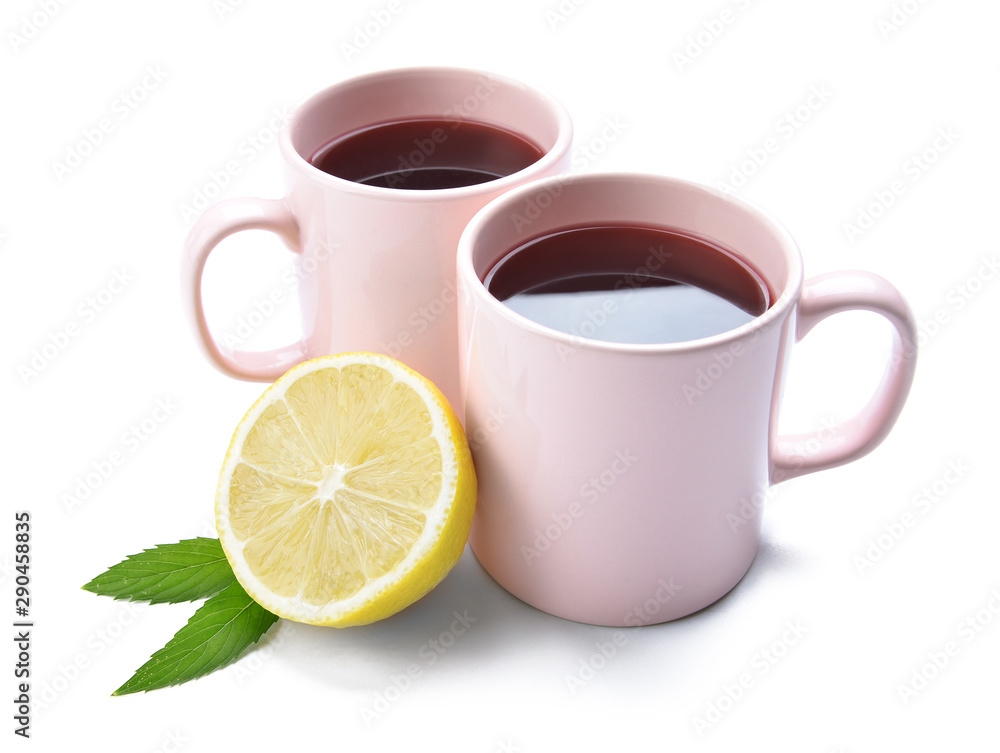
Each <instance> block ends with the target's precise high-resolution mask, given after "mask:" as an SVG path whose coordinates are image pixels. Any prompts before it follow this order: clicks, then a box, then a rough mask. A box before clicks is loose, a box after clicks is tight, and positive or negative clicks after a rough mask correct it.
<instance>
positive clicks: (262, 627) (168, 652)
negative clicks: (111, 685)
mask: <svg viewBox="0 0 1000 753" xmlns="http://www.w3.org/2000/svg"><path fill="white" fill-rule="evenodd" d="M277 620H278V616H277V615H274V614H271V613H270V612H268V611H267V610H266V609H264V608H263V607H262V606H260V605H259V604H257V602H255V601H254V600H253V599H251V598H250V597H249V596H248V595H247V592H246V591H244V590H243V587H242V586H241V585H240V584H239V583H236V582H235V581H234V582H233V583H232V584H230V585H229V586H228V587H226V588H225V589H224V590H223V591H221V592H219V593H218V594H216V595H215V596H213V597H212V598H211V599H209V600H208V601H206V602H205V603H204V604H203V605H202V606H201V608H200V609H198V611H197V612H195V613H194V616H193V617H192V618H191V619H190V620H188V623H187V625H185V626H184V627H182V628H181V629H180V630H178V631H177V634H176V635H175V636H174V637H173V638H171V639H170V640H169V641H168V642H167V645H166V646H164V647H163V648H161V649H160V650H159V651H157V652H156V653H155V654H153V655H152V657H150V659H149V661H148V662H146V663H145V664H143V665H142V666H141V667H139V669H138V670H136V673H135V674H134V675H132V678H131V679H130V680H129V681H128V682H126V683H125V684H124V685H122V686H121V687H120V688H118V690H116V691H115V692H114V693H112V695H127V694H128V693H137V692H139V691H149V690H156V689H158V688H165V687H167V686H169V685H180V684H181V683H183V682H187V681H188V680H194V679H195V678H197V677H202V676H204V675H207V674H208V673H209V672H213V671H215V670H216V669H219V668H220V667H224V666H226V665H227V664H231V663H232V662H234V661H236V660H237V659H238V658H239V657H240V655H241V654H242V653H243V652H244V651H245V650H246V649H247V648H249V647H250V646H251V645H253V644H254V643H256V642H257V641H258V640H259V639H260V637H261V636H262V635H264V633H266V632H267V631H268V629H269V628H270V627H271V625H273V624H274V623H275V622H277Z"/></svg>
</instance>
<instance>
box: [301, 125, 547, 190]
mask: <svg viewBox="0 0 1000 753" xmlns="http://www.w3.org/2000/svg"><path fill="white" fill-rule="evenodd" d="M543 156H545V152H544V150H542V148H541V147H539V146H538V145H536V144H533V143H532V142H531V141H529V140H528V139H527V138H525V137H524V136H521V135H520V134H517V133H514V132H513V131H509V130H507V129H505V128H500V127H498V126H494V125H487V124H486V123H480V122H477V121H472V120H460V121H459V120H442V119H440V118H414V119H411V120H398V121H392V122H388V123H380V124H376V125H371V126H367V127H365V128H361V129H358V130H355V131H351V132H350V133H346V134H344V135H342V136H338V137H337V138H335V139H333V140H332V141H330V142H328V143H327V144H325V145H324V146H322V147H320V148H319V149H318V150H317V151H316V153H315V154H314V155H313V156H312V158H311V159H310V160H309V161H310V162H311V163H312V164H313V165H314V166H315V167H318V168H319V169H320V170H322V171H323V172H326V173H329V174H330V175H334V176H336V177H338V178H344V179H345V180H350V181H353V182H355V183H362V184H364V185H366V186H381V187H382V188H399V189H409V190H428V189H437V188H460V187H462V186H474V185H478V184H479V183H486V182H487V181H491V180H496V179H497V178H503V177H505V176H507V175H512V174H514V173H516V172H519V171H521V170H523V169H524V168H526V167H528V166H529V165H531V164H533V163H535V162H537V161H538V160H540V159H541V158H542V157H543Z"/></svg>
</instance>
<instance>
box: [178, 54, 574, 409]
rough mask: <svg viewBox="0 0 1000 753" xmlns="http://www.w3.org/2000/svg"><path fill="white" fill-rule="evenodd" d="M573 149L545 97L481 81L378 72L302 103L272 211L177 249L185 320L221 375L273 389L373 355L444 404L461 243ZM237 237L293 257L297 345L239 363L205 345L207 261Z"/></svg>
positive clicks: (235, 215)
mask: <svg viewBox="0 0 1000 753" xmlns="http://www.w3.org/2000/svg"><path fill="white" fill-rule="evenodd" d="M571 136H572V127H571V124H570V119H569V115H568V114H567V113H566V110H565V109H564V108H563V107H562V106H561V105H560V104H559V103H558V102H556V101H555V100H554V99H552V98H551V97H550V96H548V95H547V94H545V93H543V92H541V91H539V90H537V89H535V88H533V87H530V86H528V85H526V84H522V83H520V82H518V81H515V80H513V79H509V78H505V77H503V76H497V75H493V74H488V73H483V72H480V71H469V70H462V69H455V68H408V69H400V70H390V71H383V72H379V73H373V74H370V75H366V76H361V77H358V78H353V79H350V80H347V81H343V82H341V83H338V84H335V85H334V86H331V87H330V88H328V89H326V90H324V91H321V92H319V93H318V94H315V95H314V96H312V97H310V98H309V99H307V100H306V101H305V102H304V103H303V104H301V105H300V106H299V107H298V108H297V109H296V110H295V112H294V114H293V115H292V117H291V119H290V120H289V122H288V123H287V124H286V126H285V127H284V128H283V130H282V131H281V133H280V135H279V143H280V148H281V156H282V159H283V162H284V165H285V171H286V174H287V183H288V189H287V194H286V196H285V198H283V199H278V200H268V199H255V198H241V199H228V200H225V201H221V202H219V203H218V204H216V205H214V206H213V207H211V208H210V209H209V210H208V211H206V212H205V213H204V214H203V215H202V216H201V217H200V218H199V219H198V221H197V222H196V224H195V226H194V227H193V228H192V230H191V232H190V234H189V235H188V239H187V242H186V254H185V264H184V270H183V275H184V289H185V295H186V297H187V300H186V307H187V309H188V311H189V312H190V314H191V316H192V318H193V320H194V324H195V331H196V334H197V337H198V341H199V342H200V343H201V344H202V345H203V347H204V350H205V354H206V355H207V357H208V358H209V360H210V361H211V362H212V363H213V364H214V365H215V366H217V367H218V368H219V369H221V370H222V371H223V372H225V373H227V374H229V375H231V376H234V377H238V378H243V379H251V380H263V381H270V380H272V379H275V378H276V377H278V376H279V375H281V374H282V373H284V372H285V371H287V370H288V369H289V368H290V367H291V366H293V365H294V364H296V363H298V362H300V361H303V360H306V359H308V358H313V357H316V356H320V355H324V354H328V353H337V352H345V351H359V350H363V351H377V352H382V353H385V354H387V355H390V356H393V357H395V358H398V359H399V360H401V361H403V362H404V363H406V364H407V365H408V366H410V367H411V368H413V369H415V370H416V371H418V372H420V373H422V374H424V375H425V376H427V377H428V378H430V379H431V380H432V381H433V382H434V383H435V384H437V385H438V386H439V387H440V388H441V391H442V392H443V393H444V394H445V395H446V396H447V397H448V398H449V399H450V400H452V401H456V400H457V397H458V394H457V393H458V354H457V323H456V322H457V313H456V297H457V296H456V283H455V250H456V246H457V244H458V239H459V236H460V235H461V232H462V230H463V228H464V227H465V225H466V224H467V223H468V221H469V220H470V219H471V218H472V216H473V215H474V214H475V213H476V211H478V210H479V209H481V208H482V207H483V206H484V205H485V204H486V203H487V202H489V201H490V200H491V199H493V198H495V197H497V196H499V195H500V194H502V193H503V192H505V191H508V190H510V189H511V188H514V187H516V186H519V185H521V184H523V183H526V182H528V181H531V180H535V179H538V178H541V177H545V176H551V175H555V174H558V173H561V172H563V171H565V170H566V168H567V167H568V160H569V147H570V141H571ZM247 229H263V230H270V231H272V232H274V233H276V234H277V235H278V236H279V237H280V238H281V239H282V240H283V241H284V242H285V244H286V245H287V246H288V247H289V249H291V251H292V252H293V253H295V254H296V273H295V279H296V280H297V281H298V288H297V290H298V296H299V299H300V305H301V308H302V324H303V336H302V338H301V340H299V341H298V342H294V343H291V344H289V345H287V346H285V347H281V348H276V349H274V350H269V351H241V350H237V349H234V348H232V347H227V346H226V344H225V343H220V342H219V341H218V340H217V339H216V338H214V337H213V335H212V333H211V332H210V331H209V328H208V325H207V322H206V320H205V313H204V309H203V305H202V290H201V287H202V283H201V280H202V272H203V269H204V266H205V263H206V260H207V258H208V256H209V254H210V253H211V252H212V250H213V249H214V248H215V247H216V246H217V245H218V244H219V243H220V242H221V241H222V240H223V239H224V238H225V237H227V236H229V235H231V234H233V233H236V232H238V231H240V230H247Z"/></svg>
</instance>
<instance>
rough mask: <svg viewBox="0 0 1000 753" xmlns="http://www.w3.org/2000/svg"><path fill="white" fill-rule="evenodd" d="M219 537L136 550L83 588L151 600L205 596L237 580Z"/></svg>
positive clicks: (116, 596) (178, 599)
mask: <svg viewBox="0 0 1000 753" xmlns="http://www.w3.org/2000/svg"><path fill="white" fill-rule="evenodd" d="M235 582H236V578H235V577H234V576H233V570H232V568H231V567H230V566H229V562H228V561H227V560H226V555H225V552H223V551H222V545H221V544H220V543H219V540H218V539H206V538H197V539H188V540H186V541H179V542H177V543H176V544H164V545H162V546H157V547H153V548H152V549H146V550H144V551H143V552H142V553H141V554H133V555H131V556H129V557H128V558H127V559H125V560H124V561H123V562H119V563H118V564H117V565H115V566H113V567H111V568H109V569H108V570H107V572H104V573H101V574H100V575H98V576H97V577H96V578H94V579H93V580H92V581H90V582H89V583H88V584H86V585H85V586H84V587H83V588H84V589H85V590H87V591H92V592H93V593H95V594H100V595H102V596H113V597H114V598H116V599H129V600H130V601H148V602H149V603H150V604H162V603H164V602H167V603H171V604H175V603H177V602H180V601H194V600H197V599H204V598H206V597H208V596H212V595H213V594H217V593H219V591H221V590H222V589H224V588H226V587H227V586H228V585H229V584H231V583H235Z"/></svg>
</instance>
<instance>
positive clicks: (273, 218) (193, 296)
mask: <svg viewBox="0 0 1000 753" xmlns="http://www.w3.org/2000/svg"><path fill="white" fill-rule="evenodd" d="M241 230H269V231H271V232H272V233H276V234H277V235H278V236H279V237H280V238H281V240H282V241H284V243H285V245H286V246H288V248H289V249H291V250H292V251H293V252H294V253H301V250H302V249H301V244H300V241H299V225H298V222H297V221H296V219H295V216H294V215H293V214H292V212H291V210H290V209H289V208H288V205H287V204H286V203H285V202H284V201H282V200H280V199H252V198H242V199H225V200H223V201H220V202H219V203H217V204H214V205H213V206H211V207H209V208H208V209H207V210H206V211H205V213H204V214H202V215H201V217H199V218H198V220H197V222H195V224H194V227H193V228H191V232H190V233H188V237H187V240H186V241H185V243H184V249H185V251H184V262H183V265H182V270H181V274H182V287H183V294H184V296H185V299H186V300H185V308H186V309H187V311H188V313H189V315H192V316H193V322H194V327H195V334H196V335H197V338H198V341H199V342H200V343H201V345H202V349H203V350H204V353H205V355H206V357H207V358H208V360H209V361H211V362H212V364H213V365H214V366H215V367H216V368H218V369H219V370H220V371H222V372H223V373H224V374H228V375H229V376H232V377H236V378H237V379H247V380H251V381H273V380H274V379H277V378H278V377H279V376H281V375H282V374H284V373H285V372H286V371H287V370H288V369H289V368H291V367H292V366H294V365H295V364H297V363H300V362H301V361H304V360H305V359H306V357H307V355H306V354H307V350H306V343H305V341H304V340H302V341H300V342H297V343H293V344H291V345H287V346H285V347H282V348H276V349H274V350H263V351H252V350H237V349H235V348H229V347H225V346H223V345H220V344H219V343H218V342H217V341H216V340H215V338H214V337H212V333H211V331H210V330H209V328H208V323H207V322H206V320H205V309H204V306H203V305H202V299H201V281H202V273H203V272H204V270H205V262H206V261H207V260H208V255H209V254H210V253H211V252H212V250H213V249H214V248H215V247H216V246H218V245H219V243H221V242H222V240H223V239H224V238H226V237H228V236H230V235H232V234H234V233H238V232H240V231H241Z"/></svg>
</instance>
